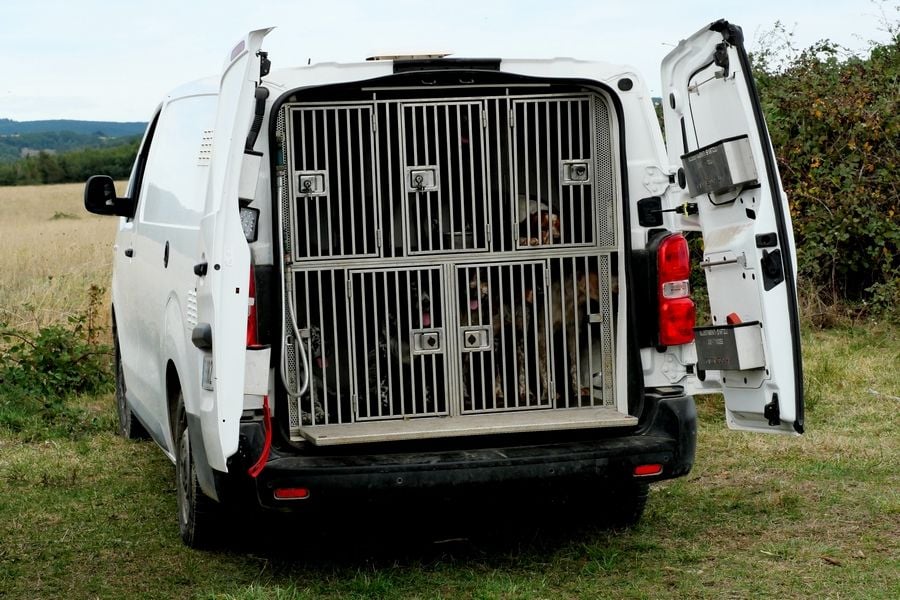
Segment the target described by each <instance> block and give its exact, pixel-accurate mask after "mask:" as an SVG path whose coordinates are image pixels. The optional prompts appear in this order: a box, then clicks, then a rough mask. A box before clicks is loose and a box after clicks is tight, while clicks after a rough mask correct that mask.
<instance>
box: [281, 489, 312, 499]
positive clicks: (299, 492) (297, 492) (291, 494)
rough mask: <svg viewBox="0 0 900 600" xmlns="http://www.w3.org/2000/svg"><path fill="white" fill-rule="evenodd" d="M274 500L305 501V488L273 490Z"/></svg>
mask: <svg viewBox="0 0 900 600" xmlns="http://www.w3.org/2000/svg"><path fill="white" fill-rule="evenodd" d="M274 496H275V499H276V500H306V499H307V498H309V490H308V489H307V488H275V494H274Z"/></svg>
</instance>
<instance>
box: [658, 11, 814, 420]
mask: <svg viewBox="0 0 900 600" xmlns="http://www.w3.org/2000/svg"><path fill="white" fill-rule="evenodd" d="M662 83H663V90H664V94H665V97H664V98H663V110H664V115H665V129H666V146H667V151H668V157H669V161H670V164H671V165H673V166H674V167H673V168H675V169H677V172H678V181H679V184H680V188H681V189H680V190H679V191H677V192H676V195H678V194H680V196H679V197H676V198H674V199H673V200H674V203H675V204H674V205H682V204H683V203H689V205H690V204H696V216H690V217H680V220H681V224H682V226H683V229H685V230H691V229H694V230H699V231H700V232H701V233H702V235H703V248H704V256H703V263H702V265H703V268H704V273H705V276H706V283H707V288H708V291H709V302H710V312H711V315H712V324H711V325H710V326H708V327H698V328H697V330H696V340H695V344H696V350H697V365H696V367H697V373H696V374H697V380H696V381H695V384H696V385H692V386H689V388H691V389H689V391H690V392H693V393H701V392H703V391H707V392H709V391H716V390H721V392H722V393H723V394H724V396H725V408H726V420H727V423H728V426H729V427H731V428H733V429H744V430H751V431H764V432H783V433H791V432H796V433H803V371H802V364H801V356H800V327H799V317H798V309H797V290H796V279H795V273H796V253H795V248H794V237H793V232H792V230H791V219H790V213H789V210H788V203H787V198H786V197H785V195H784V191H783V190H782V188H781V182H780V180H779V176H778V168H777V166H776V163H775V156H774V153H773V151H772V144H771V141H770V140H769V134H768V130H767V129H766V124H765V120H764V118H763V114H762V109H761V107H760V103H759V99H758V97H757V93H756V85H755V83H754V81H753V75H752V73H751V70H750V61H749V58H748V56H747V52H746V50H745V49H744V45H743V33H742V31H741V29H740V27H737V26H735V25H732V24H730V23H728V22H727V21H716V22H715V23H712V24H711V25H710V26H708V27H707V28H705V29H703V30H701V31H699V32H697V33H695V34H694V35H692V36H691V37H690V38H688V39H687V40H684V41H682V42H681V43H680V44H679V45H678V46H677V47H676V48H675V49H674V50H673V51H672V52H671V53H669V55H668V56H666V58H665V59H664V60H663V63H662ZM692 208H693V207H692ZM690 212H694V211H693V210H692V211H690Z"/></svg>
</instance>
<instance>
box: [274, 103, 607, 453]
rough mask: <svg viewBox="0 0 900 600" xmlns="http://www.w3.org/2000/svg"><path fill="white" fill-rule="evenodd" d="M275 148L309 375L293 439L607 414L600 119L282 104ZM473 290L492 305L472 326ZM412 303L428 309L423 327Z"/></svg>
mask: <svg viewBox="0 0 900 600" xmlns="http://www.w3.org/2000/svg"><path fill="white" fill-rule="evenodd" d="M278 132H279V135H280V137H281V140H282V143H283V152H284V156H285V158H286V164H285V168H284V169H283V170H282V171H280V176H279V179H278V181H279V193H280V195H281V204H282V207H283V208H284V210H285V213H284V214H285V215H286V217H287V218H286V219H284V220H283V221H282V228H283V229H282V231H283V247H284V250H285V252H286V254H285V258H286V271H285V273H286V277H287V279H286V285H287V286H289V287H290V288H291V290H292V294H293V295H292V296H291V297H293V298H294V303H295V306H294V310H295V312H296V313H297V320H298V321H299V323H298V327H299V329H300V337H301V339H300V340H299V343H303V344H304V349H306V351H307V354H308V355H309V356H310V357H311V358H310V359H309V364H310V368H311V381H310V389H309V391H308V392H307V393H306V394H305V395H304V396H303V397H301V398H299V399H298V400H297V401H292V402H290V403H289V407H290V408H289V412H290V424H291V432H292V435H294V436H298V435H306V436H307V437H308V436H309V435H312V434H310V433H304V431H306V430H309V431H311V429H309V428H316V429H317V430H322V431H325V430H328V436H330V435H332V434H334V433H335V431H336V430H334V431H333V430H332V428H333V427H335V426H336V427H341V426H343V425H346V424H350V423H355V425H354V427H359V428H367V427H369V426H371V427H382V425H381V424H383V425H384V426H386V427H389V425H390V423H391V422H396V421H403V422H404V423H411V422H412V421H409V419H411V418H413V417H438V416H443V417H450V418H451V419H450V420H451V421H455V420H456V419H461V420H463V421H465V420H466V419H468V420H471V422H472V423H473V426H475V425H474V424H475V423H476V421H479V419H481V418H482V417H484V418H488V417H491V418H493V415H494V414H497V413H506V414H508V415H509V418H510V419H518V417H515V415H523V416H524V415H526V414H534V415H537V414H538V413H540V412H541V411H540V410H539V409H544V410H550V409H573V408H585V407H594V408H599V407H608V408H610V409H611V410H614V408H612V407H613V406H614V404H615V401H614V388H613V355H612V349H613V342H612V338H613V331H612V320H613V315H612V303H611V297H612V282H611V280H610V277H611V275H610V257H611V254H610V252H611V251H612V250H614V249H615V207H614V205H613V201H612V200H613V190H614V185H615V182H614V174H613V158H612V155H611V148H612V145H611V136H612V133H611V124H610V121H609V115H608V109H607V106H606V100H604V99H603V98H601V97H600V96H596V95H591V94H570V93H567V94H542V95H533V94H532V95H521V96H517V95H516V94H515V92H512V93H509V92H508V91H507V93H505V94H500V95H494V96H490V95H488V96H484V97H477V98H432V99H428V100H421V99H415V98H411V99H403V98H396V99H391V100H376V99H375V98H374V97H373V99H372V101H371V102H368V103H367V102H347V103H343V104H341V103H338V104H329V105H323V104H321V103H319V104H303V103H291V104H287V105H286V107H285V109H284V110H283V111H281V113H280V117H279V125H278ZM535 207H537V210H534V209H535ZM535 213H536V214H535ZM523 217H524V218H523ZM554 223H555V225H554ZM548 224H549V225H548ZM556 227H558V230H559V231H558V236H557V234H556V229H555V228H556ZM535 240H536V241H535ZM556 252H559V253H560V254H559V255H556V254H555V253H556ZM426 259H427V263H426V264H424V265H422V264H420V263H422V262H423V261H424V260H426ZM410 261H412V265H410ZM473 277H474V279H475V289H481V287H482V286H483V285H484V284H485V283H486V284H487V286H486V288H487V290H488V291H487V292H486V293H487V294H488V297H487V298H485V299H484V300H483V302H484V304H482V305H480V306H479V307H478V309H477V310H476V311H475V312H473V309H472V304H471V301H472V298H470V296H469V294H470V287H469V286H470V284H471V283H472V282H471V279H472V278H473ZM414 286H416V287H418V286H421V287H419V289H424V290H425V291H426V293H427V296H428V297H429V299H430V302H431V303H432V304H431V312H430V314H429V317H428V321H429V322H428V324H426V323H425V322H424V321H423V320H422V317H423V314H424V313H423V312H422V311H421V307H413V304H414V303H416V302H418V300H417V297H418V296H417V295H416V294H418V292H415V293H413V294H410V293H409V288H411V287H414ZM585 296H586V297H587V300H585V299H584V298H583V297H585ZM481 307H484V308H481ZM286 312H287V307H286ZM563 315H565V316H563ZM417 319H418V320H417ZM285 335H287V336H288V340H287V341H288V344H287V348H286V354H287V362H288V368H287V369H286V370H287V373H286V376H285V377H286V379H288V381H289V385H295V384H296V382H297V380H298V379H299V378H300V375H301V371H300V369H301V367H300V364H299V360H300V354H299V353H298V352H297V350H298V349H297V347H296V343H297V342H295V341H294V340H293V339H292V337H293V334H292V333H291V332H290V331H287V330H286V332H285ZM535 411H537V412H535ZM554 412H556V411H554ZM535 418H537V416H535ZM561 418H562V417H561ZM572 418H573V419H575V420H576V421H577V420H579V419H584V418H585V417H577V418H576V417H575V416H573V417H572ZM565 419H566V418H563V420H565ZM553 420H554V419H551V421H553ZM589 420H590V419H589V418H588V421H589ZM437 422H438V421H435V423H437ZM512 422H513V421H510V423H512ZM585 422H587V421H585ZM366 423H368V425H366ZM396 426H398V427H399V426H400V425H396ZM402 427H404V428H407V427H411V426H408V425H403V426H402ZM422 427H426V426H422ZM422 427H419V428H422ZM517 427H518V425H517ZM426 428H427V427H426ZM444 428H445V429H446V426H445V427H444ZM462 428H463V429H465V427H464V426H463V427H462ZM450 429H454V430H455V429H458V428H457V427H455V426H454V427H450ZM361 431H362V430H361ZM379 431H381V430H380V429H379ZM445 433H446V432H445ZM348 435H349V434H348ZM326 437H327V436H326ZM389 437H390V436H388V438H389ZM323 439H324V438H323ZM385 439H387V438H385ZM320 441H321V440H320ZM317 443H318V442H317Z"/></svg>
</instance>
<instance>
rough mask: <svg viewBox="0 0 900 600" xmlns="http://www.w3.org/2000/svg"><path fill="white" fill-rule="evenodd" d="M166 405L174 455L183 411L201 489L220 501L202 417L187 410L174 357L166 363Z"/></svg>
mask: <svg viewBox="0 0 900 600" xmlns="http://www.w3.org/2000/svg"><path fill="white" fill-rule="evenodd" d="M166 406H167V409H168V413H169V424H170V432H171V436H172V450H173V455H177V452H178V439H179V437H180V436H181V431H180V426H181V412H183V413H184V427H186V428H187V430H188V436H189V437H190V444H191V455H192V457H193V460H194V469H195V471H196V473H197V481H198V483H199V484H200V489H202V490H203V493H204V494H206V495H207V496H209V497H210V498H212V499H213V500H216V501H219V500H220V497H219V493H218V489H217V487H216V477H215V473H214V472H213V469H212V467H211V466H210V465H209V461H208V460H207V458H206V446H205V445H204V443H203V431H202V429H201V424H200V418H199V417H198V416H197V415H194V414H191V413H190V412H188V410H187V405H186V404H185V400H184V390H183V388H182V385H181V378H180V377H179V375H178V369H177V367H176V366H175V362H174V361H173V360H172V359H169V360H168V361H167V363H166Z"/></svg>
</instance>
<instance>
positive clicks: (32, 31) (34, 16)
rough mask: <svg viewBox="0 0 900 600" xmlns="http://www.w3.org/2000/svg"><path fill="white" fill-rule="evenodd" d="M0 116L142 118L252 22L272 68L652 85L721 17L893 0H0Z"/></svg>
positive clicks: (857, 30)
mask: <svg viewBox="0 0 900 600" xmlns="http://www.w3.org/2000/svg"><path fill="white" fill-rule="evenodd" d="M0 2H2V11H0V14H2V15H3V19H2V21H0V57H3V58H2V59H0V118H10V119H15V120H19V121H25V120H36V119H63V118H65V119H86V120H103V121H146V120H147V119H148V118H149V117H150V115H151V113H152V112H153V110H154V108H155V106H156V105H157V104H158V103H159V101H160V100H161V99H162V98H163V97H164V96H165V95H166V93H167V92H168V91H170V90H171V89H173V88H175V87H177V86H178V85H180V84H182V83H185V82H187V81H191V80H194V79H199V78H201V77H206V76H210V75H216V74H218V72H219V71H220V69H221V67H222V64H223V62H224V59H225V57H226V54H227V53H228V52H229V51H230V49H231V48H232V47H233V46H234V44H235V43H236V42H237V41H238V40H240V39H241V38H242V37H243V36H244V34H245V33H246V32H247V31H250V30H252V29H257V28H260V27H268V26H273V25H274V26H276V27H277V28H276V29H275V30H274V31H273V32H272V33H270V34H269V35H268V37H267V38H266V40H265V42H264V44H263V49H265V50H267V51H268V52H269V58H270V59H271V60H272V63H273V68H278V67H279V66H296V65H300V64H306V63H307V61H308V60H312V62H329V61H338V62H354V61H358V60H362V59H364V58H365V57H367V56H371V55H373V54H389V53H414V52H416V51H419V52H421V51H444V52H452V53H453V54H454V55H455V56H472V57H501V58H551V57H559V56H565V57H574V58H581V59H588V60H603V61H606V62H611V63H620V64H627V65H631V66H633V67H634V68H635V69H637V72H638V73H641V74H642V75H643V76H644V78H645V80H646V82H647V85H648V87H649V88H650V91H651V93H652V94H653V95H659V88H660V83H659V64H660V61H661V60H662V58H663V56H665V54H666V53H667V52H668V51H669V50H671V48H672V47H673V46H674V45H675V44H677V43H678V40H680V39H682V38H685V37H687V36H689V35H691V34H692V33H693V32H695V31H697V30H698V29H700V28H702V27H703V26H705V25H706V24H708V23H710V22H712V21H714V20H716V19H718V18H722V17H724V18H727V19H728V20H729V21H731V22H733V23H737V24H738V25H741V26H742V27H743V29H744V35H745V39H746V41H747V45H748V47H749V48H750V49H751V50H752V49H753V48H754V47H758V46H759V40H761V39H762V35H763V34H764V33H765V32H767V31H770V30H771V29H772V27H773V25H774V24H775V22H776V21H780V22H782V23H784V24H785V25H786V26H787V28H788V29H789V30H792V31H793V32H794V42H795V44H796V45H798V46H799V47H805V46H808V45H809V44H811V43H813V42H815V41H817V40H819V39H822V38H829V39H831V40H832V41H835V42H838V43H840V44H843V45H845V46H847V47H849V48H851V49H853V50H862V49H864V48H866V47H867V46H868V41H869V40H873V39H874V40H879V41H884V40H886V39H887V35H886V34H885V33H884V32H883V31H880V25H879V23H880V21H881V17H882V14H884V13H887V15H888V16H889V17H890V18H893V19H895V20H896V18H897V17H898V16H900V13H898V12H897V10H898V0H883V2H880V3H879V2H871V1H868V0H842V1H838V0H814V1H807V0H796V1H795V0H750V1H747V0H745V1H743V2H728V1H726V0H719V1H716V2H712V1H705V0H704V1H693V0H683V1H681V2H674V1H672V0H668V1H660V0H582V1H571V0H555V1H546V0H544V1H540V2H537V1H531V0H519V1H512V0H496V1H494V0H478V1H475V0H452V1H448V0H444V1H440V0H433V1H431V2H417V1H413V0H391V1H389V2H375V1H368V2H364V1H363V0H320V1H318V2H309V1H288V0H240V1H235V0H219V1H214V0H155V1H154V0H143V1H134V0H117V1H111V0H106V1H98V0H63V1H57V0H0Z"/></svg>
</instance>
